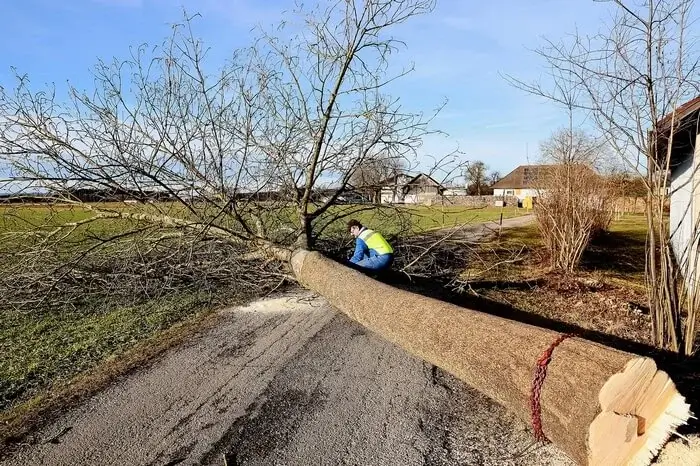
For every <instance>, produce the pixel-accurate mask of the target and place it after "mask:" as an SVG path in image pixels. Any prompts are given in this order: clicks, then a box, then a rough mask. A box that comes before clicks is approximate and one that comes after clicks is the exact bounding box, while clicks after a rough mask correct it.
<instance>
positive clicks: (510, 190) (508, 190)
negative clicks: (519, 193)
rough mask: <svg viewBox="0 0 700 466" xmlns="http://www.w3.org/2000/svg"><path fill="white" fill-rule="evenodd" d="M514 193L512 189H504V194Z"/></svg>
mask: <svg viewBox="0 0 700 466" xmlns="http://www.w3.org/2000/svg"><path fill="white" fill-rule="evenodd" d="M513 194H514V192H513V190H512V189H506V196H512V195H513Z"/></svg>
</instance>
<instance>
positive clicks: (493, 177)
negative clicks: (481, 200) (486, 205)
mask: <svg viewBox="0 0 700 466" xmlns="http://www.w3.org/2000/svg"><path fill="white" fill-rule="evenodd" d="M501 178H502V176H501V172H499V171H498V170H494V171H492V172H491V173H489V177H488V183H489V186H491V185H494V184H496V183H497V182H498V180H500V179H501Z"/></svg>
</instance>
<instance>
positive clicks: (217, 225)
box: [0, 0, 434, 295]
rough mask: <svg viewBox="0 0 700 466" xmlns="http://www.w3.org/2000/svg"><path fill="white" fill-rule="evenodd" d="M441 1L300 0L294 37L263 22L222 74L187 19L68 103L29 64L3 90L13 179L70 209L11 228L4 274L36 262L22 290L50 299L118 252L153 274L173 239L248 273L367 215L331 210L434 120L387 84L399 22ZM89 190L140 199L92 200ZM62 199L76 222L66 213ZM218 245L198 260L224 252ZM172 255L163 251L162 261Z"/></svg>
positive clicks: (0, 104) (95, 273) (1, 142)
mask: <svg viewBox="0 0 700 466" xmlns="http://www.w3.org/2000/svg"><path fill="white" fill-rule="evenodd" d="M433 6H434V1H433V0H408V1H401V2H396V1H391V0H369V1H363V2H359V1H352V0H346V1H341V2H331V3H329V4H328V6H327V7H319V9H315V10H311V11H308V10H299V11H297V12H296V14H298V15H300V17H301V18H302V20H303V24H304V28H303V30H302V31H299V33H298V34H296V35H293V37H292V38H291V39H289V40H283V39H281V38H280V37H278V36H275V35H272V34H268V33H262V34H261V36H260V38H259V39H258V40H257V41H256V42H255V44H254V45H253V46H252V47H250V48H248V49H242V50H238V51H236V52H235V53H234V54H233V56H232V58H231V60H230V61H229V62H228V63H226V64H224V65H223V66H220V67H219V68H218V69H217V70H215V67H214V66H213V65H212V64H211V63H209V62H208V57H207V49H205V48H204V46H203V44H202V43H201V42H200V41H199V40H198V39H197V38H196V36H195V34H194V32H193V30H192V19H191V18H186V20H185V21H184V22H183V23H182V24H179V25H177V26H175V27H174V29H173V34H172V36H171V37H170V38H168V39H167V40H166V41H164V42H163V43H162V44H161V45H160V46H159V47H155V48H153V47H147V46H142V47H139V48H137V49H134V50H133V51H132V54H131V56H130V57H129V58H128V59H126V60H122V61H120V60H115V61H113V62H111V63H105V62H99V63H98V65H97V66H96V68H95V71H94V83H95V88H94V90H92V91H89V92H87V91H86V92H81V91H79V90H78V89H75V88H72V87H71V88H70V93H69V98H67V99H62V98H61V97H60V95H59V94H57V93H56V92H55V91H54V90H53V89H47V90H34V89H33V87H32V85H31V83H30V81H29V78H28V77H27V76H25V75H21V74H18V75H17V85H16V87H15V88H14V89H13V90H12V89H7V88H5V89H1V90H0V166H2V168H3V174H4V175H6V177H5V179H4V181H5V185H6V186H9V187H10V190H11V191H13V192H14V193H15V194H21V193H25V194H28V193H34V192H41V193H43V194H44V195H46V196H48V198H50V199H51V200H52V201H54V202H56V203H60V204H61V205H62V207H60V209H59V208H56V209H54V210H53V211H52V213H51V214H49V215H48V216H47V217H46V218H41V219H36V218H31V219H27V218H23V217H22V216H20V215H18V216H16V217H14V218H15V223H16V224H15V225H13V228H11V229H10V230H9V231H8V232H7V236H8V237H7V238H3V245H4V246H7V248H5V249H4V250H3V263H5V264H12V267H4V271H3V273H4V275H3V277H4V279H7V280H16V279H19V278H18V277H27V274H28V273H29V274H30V275H31V276H30V277H29V278H28V279H27V280H28V281H29V282H31V283H33V285H31V286H25V287H18V288H17V289H19V288H23V289H31V288H32V286H36V287H37V288H36V289H35V290H34V291H35V292H36V293H34V294H36V295H41V293H48V291H50V290H53V289H55V287H60V286H62V284H63V283H68V282H76V283H78V282H81V283H85V282H86V281H90V282H91V283H96V282H97V281H99V280H103V277H104V273H103V271H104V266H109V265H110V264H112V262H110V261H109V260H108V257H113V256H114V254H115V253H117V252H118V251H123V252H125V253H124V254H121V255H119V254H118V255H117V256H116V257H121V258H124V260H125V261H126V262H125V264H128V261H129V260H131V258H133V257H139V258H140V259H139V260H141V261H142V263H143V264H144V265H143V269H144V270H151V266H150V264H152V263H153V261H154V260H160V259H154V258H150V259H149V257H150V256H149V254H156V252H159V253H160V254H161V255H162V254H167V253H168V251H170V250H171V249H172V245H173V244H175V243H176V244H177V248H175V250H177V251H181V252H182V255H181V256H179V257H181V258H182V257H189V258H192V257H194V256H193V255H192V254H191V252H192V251H193V250H195V249H196V250H200V246H199V245H213V244H225V245H228V246H227V247H229V248H230V249H231V251H232V254H234V253H235V254H234V256H235V257H236V258H237V259H236V260H235V261H232V262H231V263H230V266H229V267H228V269H229V270H243V267H244V265H245V259H246V258H249V259H252V258H255V257H262V256H270V257H275V258H277V259H283V260H285V259H288V258H289V255H290V251H291V250H292V249H293V248H294V247H299V246H301V247H313V246H314V242H315V240H316V238H317V237H318V235H319V234H320V232H321V231H323V229H324V228H325V227H326V226H327V225H329V224H330V223H331V222H332V221H333V220H334V219H337V218H342V217H344V216H347V215H352V214H353V213H354V212H356V210H357V209H345V208H343V209H335V210H334V209H332V207H333V206H334V205H335V204H336V201H337V199H338V197H339V196H340V195H341V194H342V193H343V191H344V190H345V188H346V185H347V183H348V181H349V180H350V177H351V176H352V174H353V173H355V172H356V170H357V168H358V167H359V166H361V165H362V164H363V162H364V161H365V160H367V159H369V158H371V157H372V156H373V154H378V153H381V154H386V157H387V158H390V159H392V160H397V159H402V158H407V159H408V158H410V157H413V156H414V155H415V150H416V148H418V147H419V146H420V144H421V141H422V137H423V136H425V135H426V134H429V133H430V132H431V130H430V129H429V127H428V125H429V123H430V118H428V119H426V118H424V117H423V116H422V115H420V114H415V113H411V112H407V111H406V110H405V109H404V108H403V106H402V105H401V102H400V100H399V99H398V98H395V97H392V96H390V95H387V94H386V93H384V92H383V89H384V88H385V86H386V85H387V84H388V83H390V82H392V81H393V80H395V79H398V78H400V77H402V76H404V75H405V74H406V73H408V72H409V71H410V70H406V71H400V72H398V73H396V74H392V73H390V72H389V71H388V58H389V55H390V54H391V52H392V51H394V50H395V48H396V47H398V46H400V45H401V43H400V42H398V41H396V40H395V39H393V38H392V37H391V36H390V34H389V31H390V30H391V28H392V27H393V26H395V25H397V24H400V23H403V22H405V21H408V20H410V19H411V18H412V17H414V16H417V15H421V14H425V13H428V12H430V11H431V10H432V8H433ZM300 8H303V7H300ZM324 183H332V184H333V185H334V186H335V187H334V190H333V192H332V193H331V195H330V196H324V197H321V196H319V195H318V194H317V193H318V187H319V186H321V185H323V184H324ZM86 192H91V193H93V194H95V195H99V196H102V198H108V199H120V198H125V197H128V198H130V199H133V200H135V201H137V203H136V204H128V205H125V204H123V203H122V204H105V203H92V202H87V200H86V199H87V198H86V197H85V193H86ZM154 199H157V200H158V201H159V202H153V200H154ZM65 206H72V208H73V209H75V210H76V211H79V215H78V220H75V219H74V218H70V219H66V217H65V216H62V215H61V214H60V212H59V210H61V209H64V208H65ZM20 237H22V240H21V241H20V239H19V238H20ZM67 241H68V243H67ZM66 244H70V247H66ZM10 245H14V246H18V245H20V246H21V247H19V249H18V247H10ZM207 247H208V249H207V250H208V251H209V254H211V255H210V256H207V255H204V256H202V259H201V264H205V263H211V262H212V261H216V260H219V259H218V258H217V257H216V254H215V252H214V251H215V250H216V248H214V247H209V246H207ZM127 251H128V254H126V252H127ZM187 251H190V253H189V255H188V253H187ZM100 254H102V256H100V257H101V259H100V260H98V261H97V262H92V263H91V262H90V260H89V259H90V257H97V256H98V255H100ZM232 257H233V256H232ZM47 258H51V260H50V261H49V262H51V263H50V264H47V260H48V259H47ZM188 260H189V259H188ZM177 263H178V262H177V260H175V258H174V257H173V258H172V260H170V261H161V262H160V264H161V265H162V266H163V267H165V269H163V270H162V271H161V272H159V273H161V274H165V275H167V273H168V272H167V270H170V271H171V272H172V271H173V270H174V269H177V267H178V266H177ZM87 264H91V265H90V266H89V267H88V265H87ZM100 264H102V265H100ZM201 264H200V265H201ZM256 264H258V263H257V262H256ZM265 264H268V263H267V262H266V263H265ZM166 265H167V267H166ZM168 267H169V268H168ZM202 267H204V266H203V265H202ZM202 267H200V269H199V270H200V271H201V270H206V267H205V268H202ZM255 267H260V266H259V265H255ZM124 270H128V267H127V266H126V265H124V267H123V268H122V269H120V272H119V273H124ZM30 272H31V273H30ZM273 272H274V273H281V272H279V271H276V270H275V271H273ZM115 273H116V272H115ZM144 273H145V272H144ZM136 275H138V276H140V275H139V274H136ZM204 275H206V274H204ZM123 276H124V277H126V275H123ZM66 277H68V278H70V280H67V279H66ZM137 279H138V277H137V278H135V280H137ZM127 282H129V283H131V282H130V281H128V280H124V281H123V283H127ZM110 283H112V284H114V285H115V286H116V284H117V283H122V282H119V281H116V280H113V279H112V280H111V282H110ZM128 286H129V285H125V287H127V288H128ZM39 288H40V289H41V290H39ZM38 291H41V293H38Z"/></svg>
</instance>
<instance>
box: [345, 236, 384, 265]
mask: <svg viewBox="0 0 700 466" xmlns="http://www.w3.org/2000/svg"><path fill="white" fill-rule="evenodd" d="M364 230H365V228H363V229H362V230H360V232H362V231H364ZM376 255H377V251H375V250H374V249H370V248H368V247H367V243H365V240H363V239H362V238H360V237H359V236H358V237H357V238H355V253H354V254H353V255H352V257H351V258H350V262H352V263H353V264H357V263H358V262H360V261H361V260H362V259H364V258H365V257H374V256H376Z"/></svg>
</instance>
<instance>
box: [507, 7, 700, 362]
mask: <svg viewBox="0 0 700 466" xmlns="http://www.w3.org/2000/svg"><path fill="white" fill-rule="evenodd" d="M609 3H612V4H613V11H614V17H613V18H612V22H611V23H609V24H607V25H606V28H605V30H604V31H603V32H602V33H600V34H598V35H595V36H593V37H583V36H581V35H578V34H575V35H573V36H571V37H570V38H569V39H568V40H565V41H547V45H546V47H544V48H543V49H541V50H539V51H538V54H539V55H540V56H541V57H542V59H543V60H544V61H545V62H546V63H547V64H548V65H549V69H550V74H551V77H552V81H551V83H546V84H542V83H535V84H527V83H524V82H522V81H518V80H511V82H513V83H514V84H516V85H517V86H519V87H521V88H522V89H525V90H527V91H528V92H532V93H534V94H537V95H541V96H544V97H546V98H549V99H553V100H554V101H556V102H559V103H561V104H564V105H566V106H568V107H569V108H576V109H577V110H579V111H583V112H586V113H587V114H588V115H590V117H591V118H592V121H593V122H595V124H596V126H597V127H598V128H599V129H600V131H601V132H602V133H603V135H604V136H605V139H606V142H607V143H608V144H609V145H610V146H611V147H612V149H613V150H614V152H615V153H616V154H617V155H618V156H620V157H621V159H622V160H624V161H625V162H626V164H627V165H628V166H629V167H630V168H631V169H633V170H636V171H638V172H639V173H640V174H641V175H642V176H644V178H645V180H646V181H645V184H646V190H647V193H646V197H647V222H648V240H647V271H646V273H647V289H648V300H649V307H650V309H651V314H652V322H653V338H654V341H655V342H656V344H657V345H659V346H660V347H664V348H668V349H671V350H673V351H682V352H684V353H686V354H690V353H691V352H692V351H693V345H694V339H695V333H696V332H695V323H696V321H697V318H698V307H700V304H699V302H698V300H697V299H695V297H694V296H695V294H696V290H697V288H698V287H697V286H696V285H695V283H694V282H695V278H692V277H693V276H694V274H695V266H694V265H693V263H694V262H695V261H694V260H689V258H691V257H696V256H697V254H696V253H693V254H685V253H680V254H679V252H680V251H676V252H675V254H674V251H673V249H672V241H673V236H674V234H675V232H674V231H673V229H672V228H670V227H669V223H668V222H667V220H666V217H665V208H666V205H667V199H668V196H669V190H668V189H667V188H668V176H667V174H668V173H669V170H671V169H672V168H673V164H672V157H671V154H672V151H671V147H672V146H673V144H672V139H673V137H674V136H673V135H674V132H675V127H676V126H677V124H678V120H677V118H676V117H675V110H676V109H677V108H678V107H679V105H680V104H681V103H682V102H683V101H685V100H687V99H689V98H691V97H694V96H696V95H697V94H698V90H699V89H700V73H699V72H698V59H697V43H696V42H694V39H693V38H692V37H691V36H690V31H691V29H690V28H691V26H692V25H691V24H690V23H689V21H690V12H691V8H692V3H693V2H692V1H690V0H645V1H644V2H634V1H624V0H611V1H610V2H609ZM550 84H551V86H550ZM561 87H565V88H569V89H573V90H575V92H576V96H577V98H576V99H574V101H568V100H566V99H562V95H561V93H560V92H558V90H559V89H560V88H561ZM664 115H667V116H666V117H665V118H662V117H664ZM662 142H663V144H661V143H662ZM662 146H663V147H664V148H665V150H659V149H660V148H661V147H662ZM690 178H691V180H692V179H694V178H695V177H694V176H691V177H690ZM683 189H685V188H683ZM699 231H700V229H698V228H697V225H696V226H695V227H694V228H693V232H692V233H691V234H690V235H689V236H690V239H689V241H684V243H687V244H686V245H685V246H684V248H687V249H693V248H695V246H694V244H697V240H698V232H699ZM684 277H685V278H684ZM685 280H689V281H688V282H687V283H689V284H691V286H684V281H685Z"/></svg>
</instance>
